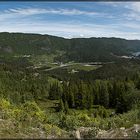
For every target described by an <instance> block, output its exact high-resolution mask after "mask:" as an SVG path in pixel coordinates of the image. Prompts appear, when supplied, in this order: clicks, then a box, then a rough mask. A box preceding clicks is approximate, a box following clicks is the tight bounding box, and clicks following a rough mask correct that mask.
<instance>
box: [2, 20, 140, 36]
mask: <svg viewBox="0 0 140 140" xmlns="http://www.w3.org/2000/svg"><path fill="white" fill-rule="evenodd" d="M118 26H119V25H118ZM0 31H3V32H5V31H9V32H24V33H41V34H51V35H56V36H62V37H66V38H72V37H120V38H126V39H140V32H124V31H121V30H119V29H118V27H117V25H111V26H110V25H108V26H106V25H97V24H83V23H81V24H76V23H75V24H73V25H72V24H70V23H49V22H46V23H24V24H23V23H19V24H16V26H15V25H14V24H7V25H3V26H0Z"/></svg>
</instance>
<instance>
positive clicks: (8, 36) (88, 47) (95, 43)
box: [0, 32, 140, 62]
mask: <svg viewBox="0 0 140 140" xmlns="http://www.w3.org/2000/svg"><path fill="white" fill-rule="evenodd" d="M57 51H60V52H61V51H62V52H63V53H62V54H61V55H58V56H56V57H55V61H62V62H67V61H77V62H93V61H115V60H116V59H118V58H116V57H115V55H118V56H124V55H131V54H132V53H134V52H138V51H140V40H126V39H121V38H114V37H112V38H105V37H102V38H95V37H91V38H72V39H65V38H62V37H57V36H51V35H41V34H27V33H8V32H3V33H0V55H11V56H13V55H48V54H56V52H57ZM112 54H114V55H112Z"/></svg>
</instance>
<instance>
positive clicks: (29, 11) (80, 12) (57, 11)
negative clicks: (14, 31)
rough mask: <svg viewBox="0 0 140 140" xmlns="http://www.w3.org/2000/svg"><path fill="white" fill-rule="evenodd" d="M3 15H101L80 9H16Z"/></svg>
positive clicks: (4, 12)
mask: <svg viewBox="0 0 140 140" xmlns="http://www.w3.org/2000/svg"><path fill="white" fill-rule="evenodd" d="M2 14H18V15H26V16H29V15H37V14H59V15H88V16H92V15H98V14H101V13H96V12H93V11H83V10H78V9H62V8H61V9H52V8H45V9H43V8H16V9H9V10H6V11H3V12H1V13H0V15H2Z"/></svg>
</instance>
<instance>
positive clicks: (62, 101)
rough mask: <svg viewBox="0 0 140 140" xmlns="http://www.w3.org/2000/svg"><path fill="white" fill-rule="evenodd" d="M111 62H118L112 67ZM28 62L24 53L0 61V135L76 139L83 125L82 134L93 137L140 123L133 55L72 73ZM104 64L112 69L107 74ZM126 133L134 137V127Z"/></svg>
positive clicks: (139, 96)
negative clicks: (127, 58) (20, 56)
mask: <svg viewBox="0 0 140 140" xmlns="http://www.w3.org/2000/svg"><path fill="white" fill-rule="evenodd" d="M13 64H14V65H13ZM122 64H124V65H122ZM106 65H108V69H107V66H106ZM111 65H112V66H113V67H114V65H120V66H123V67H122V68H121V67H118V69H116V67H114V68H115V70H114V71H112V70H113V68H112V69H110V67H111ZM31 66H33V65H32V64H31V63H30V62H29V61H28V59H25V58H19V59H16V60H12V61H11V60H10V61H9V60H6V61H5V60H1V64H0V75H1V79H0V117H1V119H0V124H1V126H2V127H1V129H0V132H1V133H0V136H1V137H3V138H4V137H6V138H7V137H10V138H11V137H13V138H21V137H25V138H76V137H77V135H76V132H77V130H79V129H80V128H81V127H84V129H85V130H84V132H81V135H82V137H85V138H94V137H100V135H99V134H100V133H101V132H102V131H109V130H112V129H113V130H116V129H118V128H120V127H125V128H130V127H133V125H134V124H140V112H139V110H140V109H139V104H140V102H139V101H140V94H139V93H140V90H139V89H140V87H139V86H140V74H139V61H138V60H137V61H135V60H132V61H128V62H126V61H125V62H124V63H123V62H121V63H116V64H105V65H103V66H102V67H98V68H97V69H94V70H92V69H91V70H90V71H83V69H81V70H80V71H79V72H77V73H69V72H68V71H65V69H64V71H63V70H62V71H61V73H59V72H58V71H57V70H55V71H54V70H52V71H50V72H45V71H44V70H43V68H42V69H40V68H39V69H38V68H37V69H34V68H33V67H31ZM128 67H129V68H128ZM131 67H133V70H132V69H131ZM72 68H73V67H72ZM62 69H63V68H62ZM106 69H107V70H108V71H109V70H111V72H110V73H109V74H110V75H108V77H107V78H106V73H105V70H106ZM122 69H123V70H125V71H124V73H125V74H123V76H122V75H121V73H120V71H122ZM116 70H118V74H117V75H116V74H115V73H116ZM94 73H96V77H92V75H93V74H94ZM83 74H84V76H83ZM66 75H67V76H66ZM89 75H90V76H89ZM100 75H102V79H101V78H100V79H99V77H100ZM65 76H66V77H65ZM54 77H55V78H54ZM86 77H90V78H88V79H87V78H86ZM97 77H98V78H97ZM86 128H90V129H89V130H88V132H86ZM11 130H12V131H11ZM82 131H83V130H82ZM116 131H117V130H116ZM116 131H115V132H116ZM117 135H118V134H117ZM101 137H102V136H101ZM128 137H139V132H137V133H131V134H129V135H128Z"/></svg>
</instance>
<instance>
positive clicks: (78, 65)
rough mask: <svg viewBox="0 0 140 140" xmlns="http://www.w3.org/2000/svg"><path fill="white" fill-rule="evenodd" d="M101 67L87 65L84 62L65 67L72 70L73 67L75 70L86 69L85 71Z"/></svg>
mask: <svg viewBox="0 0 140 140" xmlns="http://www.w3.org/2000/svg"><path fill="white" fill-rule="evenodd" d="M99 67H101V65H90V66H86V65H83V64H73V65H70V66H67V67H65V68H66V69H68V70H69V71H71V70H72V69H74V70H77V71H78V70H84V71H91V70H95V69H97V68H99Z"/></svg>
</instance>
